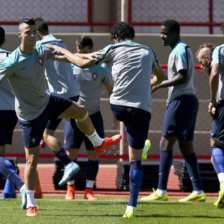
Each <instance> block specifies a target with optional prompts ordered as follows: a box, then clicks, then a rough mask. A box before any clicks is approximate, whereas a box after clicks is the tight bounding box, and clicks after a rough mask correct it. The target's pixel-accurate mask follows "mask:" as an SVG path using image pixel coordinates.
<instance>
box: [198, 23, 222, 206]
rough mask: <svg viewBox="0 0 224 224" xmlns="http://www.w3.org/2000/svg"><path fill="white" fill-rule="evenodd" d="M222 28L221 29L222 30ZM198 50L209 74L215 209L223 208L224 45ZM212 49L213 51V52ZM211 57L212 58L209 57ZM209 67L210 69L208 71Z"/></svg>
mask: <svg viewBox="0 0 224 224" xmlns="http://www.w3.org/2000/svg"><path fill="white" fill-rule="evenodd" d="M222 28H223V26H222V27H221V30H222ZM204 46H205V47H203V48H199V50H198V51H197V55H196V56H197V59H198V61H199V62H200V63H201V64H202V65H203V64H204V63H206V65H207V67H209V69H207V71H208V72H209V74H210V76H209V89H210V101H209V105H208V112H209V114H210V116H211V117H212V118H213V122H212V131H211V139H210V145H211V150H212V164H213V167H214V169H215V171H216V173H217V176H218V179H219V182H220V191H219V197H218V199H217V201H216V202H215V206H216V207H217V208H224V88H223V84H224V78H223V75H224V64H223V59H224V44H222V45H220V46H217V47H216V48H215V49H214V45H213V46H211V47H209V46H206V45H205V44H204ZM213 49H214V50H213ZM211 55H212V56H211ZM210 67H211V69H210Z"/></svg>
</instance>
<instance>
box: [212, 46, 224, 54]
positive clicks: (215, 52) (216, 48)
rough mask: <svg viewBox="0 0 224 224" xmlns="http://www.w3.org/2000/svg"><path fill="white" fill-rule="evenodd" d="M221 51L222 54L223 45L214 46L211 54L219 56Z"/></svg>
mask: <svg viewBox="0 0 224 224" xmlns="http://www.w3.org/2000/svg"><path fill="white" fill-rule="evenodd" d="M221 51H222V52H224V44H221V45H219V46H216V47H215V49H214V51H213V54H219V53H220V52H221Z"/></svg>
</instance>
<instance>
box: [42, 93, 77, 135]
mask: <svg viewBox="0 0 224 224" xmlns="http://www.w3.org/2000/svg"><path fill="white" fill-rule="evenodd" d="M69 99H70V100H72V101H75V102H77V101H78V99H79V96H74V97H71V98H69ZM61 121H62V119H59V118H56V119H51V120H49V121H48V122H47V125H46V129H48V130H52V131H55V130H56V129H57V127H58V125H59V124H60V123H61Z"/></svg>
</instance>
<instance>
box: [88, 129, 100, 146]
mask: <svg viewBox="0 0 224 224" xmlns="http://www.w3.org/2000/svg"><path fill="white" fill-rule="evenodd" d="M86 136H87V137H88V139H89V140H90V141H91V142H92V144H93V145H94V146H100V145H102V143H103V139H102V138H101V137H100V136H99V135H98V134H97V132H96V130H94V132H93V133H92V134H91V135H86Z"/></svg>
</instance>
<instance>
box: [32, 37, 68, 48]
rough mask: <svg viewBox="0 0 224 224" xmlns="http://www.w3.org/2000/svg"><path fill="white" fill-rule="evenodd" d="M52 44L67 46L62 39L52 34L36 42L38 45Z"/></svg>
mask: <svg viewBox="0 0 224 224" xmlns="http://www.w3.org/2000/svg"><path fill="white" fill-rule="evenodd" d="M50 44H53V45H58V46H61V47H65V44H64V42H63V41H62V39H59V38H57V37H55V36H54V35H52V34H48V35H46V36H45V37H44V38H43V39H41V40H38V41H37V42H36V47H37V46H40V45H42V46H44V45H50Z"/></svg>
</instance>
